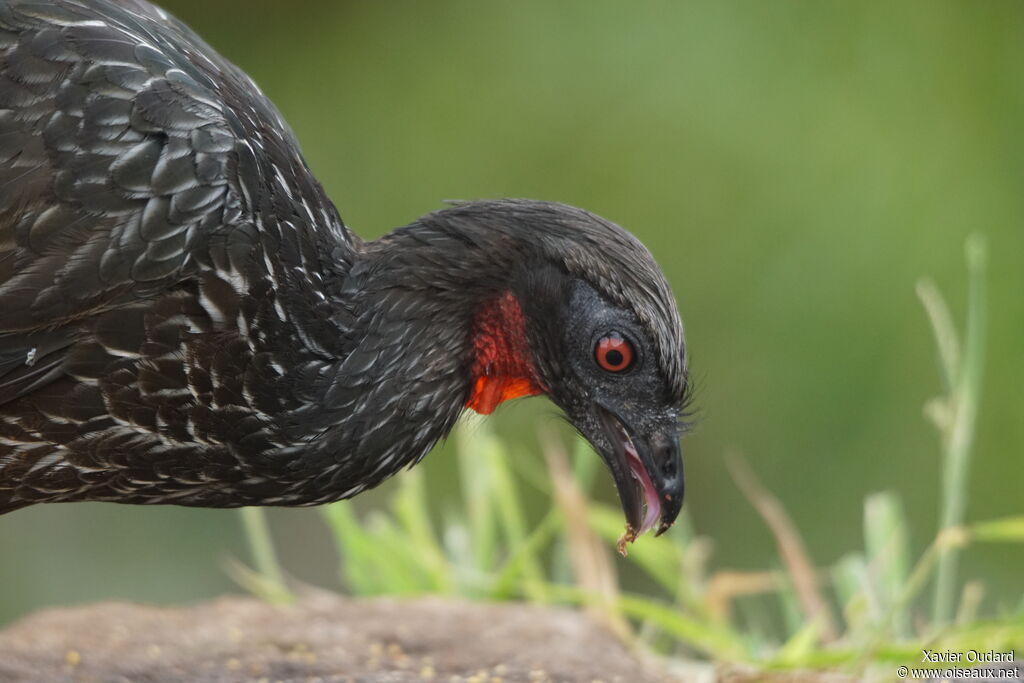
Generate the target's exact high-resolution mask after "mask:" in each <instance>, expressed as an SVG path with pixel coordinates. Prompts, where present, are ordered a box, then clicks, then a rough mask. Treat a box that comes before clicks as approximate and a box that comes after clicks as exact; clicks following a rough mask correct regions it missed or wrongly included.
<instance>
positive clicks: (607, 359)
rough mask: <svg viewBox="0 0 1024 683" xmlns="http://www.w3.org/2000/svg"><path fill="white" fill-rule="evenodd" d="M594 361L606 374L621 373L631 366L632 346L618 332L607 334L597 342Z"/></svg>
mask: <svg viewBox="0 0 1024 683" xmlns="http://www.w3.org/2000/svg"><path fill="white" fill-rule="evenodd" d="M594 360H596V361H597V364H598V365H599V366H600V367H601V368H602V369H604V370H607V371H608V372H622V371H623V370H625V369H627V368H628V367H629V366H630V365H632V364H633V346H632V345H631V344H630V343H629V342H628V341H626V340H625V339H623V338H622V335H620V334H619V333H618V332H612V333H609V334H608V335H606V336H604V337H601V339H600V340H598V342H597V347H596V348H595V349H594Z"/></svg>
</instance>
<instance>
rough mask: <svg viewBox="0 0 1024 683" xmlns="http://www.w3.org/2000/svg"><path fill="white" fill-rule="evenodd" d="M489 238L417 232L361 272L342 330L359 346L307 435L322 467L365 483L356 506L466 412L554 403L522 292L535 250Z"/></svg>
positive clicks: (368, 248)
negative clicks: (522, 402) (520, 277)
mask: <svg viewBox="0 0 1024 683" xmlns="http://www.w3.org/2000/svg"><path fill="white" fill-rule="evenodd" d="M487 232H488V231H487V230H481V231H475V232H474V233H473V234H472V235H469V234H467V233H466V232H464V231H459V230H453V229H452V226H450V225H448V224H446V223H444V222H443V221H441V222H439V221H437V220H432V221H429V222H417V223H414V224H412V225H410V226H407V227H405V228H400V229H398V230H396V231H394V232H392V233H391V234H389V235H387V236H385V237H383V238H381V239H379V240H377V241H375V242H368V243H364V244H363V245H362V248H361V249H360V252H359V254H358V255H357V257H356V258H355V260H354V261H353V263H352V266H351V268H350V269H349V271H348V273H347V275H346V276H345V281H344V283H343V285H342V286H341V287H340V295H339V298H338V301H337V304H336V310H337V318H338V320H336V321H335V326H337V327H339V328H345V327H348V328H349V329H350V330H351V335H350V338H351V340H352V341H351V344H350V347H349V349H348V351H347V353H346V354H345V355H344V357H341V358H338V359H337V360H336V361H335V362H334V363H333V364H332V366H331V368H330V371H329V373H326V375H327V376H328V380H327V381H326V382H324V383H323V385H322V386H321V388H320V391H318V392H316V399H315V401H314V403H315V404H316V406H317V410H316V416H315V418H314V420H313V422H312V423H307V424H305V425H304V431H306V433H310V432H313V433H316V434H318V436H317V438H316V441H315V443H313V444H310V446H312V447H313V450H314V451H315V452H316V453H318V454H319V455H320V456H321V457H320V458H314V459H313V461H317V460H319V461H320V464H319V465H318V467H321V468H323V469H324V470H326V471H328V472H330V471H332V469H331V468H332V467H333V468H334V470H335V471H336V472H337V475H336V476H339V477H343V478H344V480H346V481H351V482H358V484H356V488H353V489H351V490H350V491H347V492H346V495H355V494H356V493H358V492H359V491H361V490H363V489H364V488H369V487H372V486H375V485H377V484H378V483H380V482H381V481H383V480H384V479H385V478H386V477H388V476H389V475H391V474H393V473H395V472H397V471H398V470H399V469H400V468H401V467H403V466H405V465H408V464H412V463H415V462H417V461H419V460H420V459H421V458H422V457H423V456H424V455H425V454H426V453H427V452H428V451H429V450H430V448H431V447H433V445H434V444H435V443H436V442H437V441H438V440H439V439H441V438H443V437H444V436H446V435H447V434H448V432H449V431H450V430H451V428H452V427H453V426H454V424H455V421H456V420H457V419H458V416H459V414H460V413H461V412H462V411H463V409H464V408H466V407H468V408H471V409H473V410H475V411H476V412H479V413H484V414H486V413H490V412H492V411H493V410H494V409H495V408H496V407H497V406H498V405H499V404H500V403H501V402H503V401H505V400H509V399H512V398H516V397H520V396H527V395H531V394H537V393H541V392H543V391H544V388H543V384H542V382H541V380H540V375H539V373H538V371H537V368H536V367H535V365H534V361H533V354H532V353H531V349H530V346H529V343H528V341H527V340H528V339H529V336H528V330H527V320H526V316H525V315H524V313H523V307H522V304H521V301H520V298H519V295H518V294H517V291H516V290H517V286H516V285H517V283H516V278H517V274H518V273H520V272H521V271H522V269H523V267H524V265H525V262H524V258H526V255H527V254H528V253H529V250H528V249H525V248H523V247H524V245H515V244H513V243H510V242H509V241H508V239H507V236H505V237H503V236H502V235H500V234H498V233H494V234H486V233H487ZM323 460H327V461H328V462H323Z"/></svg>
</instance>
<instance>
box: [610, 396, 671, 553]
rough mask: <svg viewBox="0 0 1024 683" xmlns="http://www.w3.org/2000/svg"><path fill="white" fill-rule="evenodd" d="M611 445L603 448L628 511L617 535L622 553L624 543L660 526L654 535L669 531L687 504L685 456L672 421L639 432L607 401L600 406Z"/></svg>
mask: <svg viewBox="0 0 1024 683" xmlns="http://www.w3.org/2000/svg"><path fill="white" fill-rule="evenodd" d="M598 414H599V415H600V418H601V423H602V426H603V427H604V432H605V437H606V441H607V442H608V443H610V444H611V448H610V449H603V448H602V449H599V452H600V454H601V457H602V458H603V459H604V461H605V462H606V463H608V467H609V469H611V471H612V477H614V479H615V487H616V489H618V493H619V501H620V502H621V503H622V510H623V512H624V513H625V515H626V532H625V533H624V534H623V535H622V537H621V538H620V539H619V544H618V548H619V552H620V553H621V554H623V555H625V554H626V544H627V543H632V542H633V541H635V540H636V539H637V537H639V536H641V535H642V534H644V533H646V532H647V531H649V530H650V529H653V528H654V527H655V525H657V526H658V529H657V531H656V532H655V536H660V535H661V534H663V533H665V531H667V530H668V528H669V527H670V526H672V524H673V522H675V521H676V517H678V516H679V510H680V509H681V508H682V506H683V458H682V455H681V453H680V451H679V435H678V432H677V431H676V429H675V425H674V424H672V425H670V426H669V428H667V429H663V430H659V429H656V430H650V433H646V434H640V433H638V432H637V430H636V429H633V428H632V427H631V426H630V425H629V424H628V423H627V422H626V421H625V420H623V419H622V418H621V417H619V416H618V415H617V414H615V413H614V412H612V411H611V410H609V409H607V408H605V407H604V406H598Z"/></svg>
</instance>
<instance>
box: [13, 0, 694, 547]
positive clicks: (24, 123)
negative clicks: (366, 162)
mask: <svg viewBox="0 0 1024 683" xmlns="http://www.w3.org/2000/svg"><path fill="white" fill-rule="evenodd" d="M598 323H600V324H598ZM596 324H598V325H597V327H594V325H596ZM602 325H603V326H602ZM591 328H593V329H594V330H598V332H593V330H592V329H591ZM580 335H582V336H580ZM594 335H597V336H594ZM616 335H618V336H616ZM577 337H578V338H577ZM584 337H585V338H584ZM626 338H628V339H627V341H623V339H626ZM608 340H611V341H608ZM616 340H618V341H616ZM595 344H597V345H596V346H595ZM602 344H604V346H602ZM609 345H610V346H609ZM613 346H614V347H615V348H612V347H613ZM605 347H607V349H606V348H605ZM595 349H596V350H595ZM608 349H611V350H610V351H609V350H608ZM624 351H628V353H627V354H626V355H628V356H629V361H630V362H629V364H628V365H623V366H622V367H615V366H614V364H612V365H609V364H608V363H607V362H604V361H607V360H608V359H612V361H615V362H619V361H622V359H623V358H625V356H623V352H624ZM634 352H635V354H636V357H635V359H634V356H633V354H634ZM595 353H596V354H605V355H604V356H600V358H598V356H595V355H594V354H595ZM576 356H581V357H584V358H582V360H581V359H580V358H576ZM595 358H598V360H601V361H602V365H601V367H596V366H595V367H590V366H594V365H595ZM588 363H589V365H588V366H587V367H584V365H586V364H588ZM581 364H583V365H581ZM602 367H603V368H604V370H602V369H601V368H602ZM609 368H610V369H609ZM538 393H544V394H547V395H548V396H550V397H551V398H552V400H554V401H555V402H556V403H557V404H558V405H559V406H560V407H562V408H563V409H564V410H565V411H566V413H567V415H568V416H569V418H570V420H571V421H572V422H573V423H574V424H575V425H576V426H577V428H578V429H580V430H581V431H582V432H583V433H584V434H585V436H587V438H588V439H590V440H591V441H592V442H593V443H594V444H595V446H596V447H597V448H598V450H599V451H601V452H602V455H603V456H604V457H605V459H606V460H609V458H612V460H616V462H612V460H609V465H610V466H611V468H612V471H613V474H614V475H615V476H616V481H617V483H618V484H619V493H620V496H622V497H623V504H624V506H626V507H627V517H629V518H630V525H631V528H633V530H634V531H639V530H641V527H642V526H643V525H646V526H648V527H649V526H651V524H653V522H652V521H651V520H650V519H644V520H642V521H641V520H640V515H641V511H642V507H641V505H640V503H638V502H636V501H637V500H638V499H637V498H636V496H637V495H641V494H645V495H646V498H643V499H644V500H646V502H647V509H648V518H649V517H650V514H651V510H652V507H655V506H656V507H657V508H658V510H660V511H661V512H662V514H661V519H662V522H663V528H665V525H667V524H669V523H671V521H672V520H673V519H674V518H675V514H676V513H677V512H678V505H679V504H681V497H682V471H681V464H680V465H677V464H675V463H676V461H678V445H677V442H678V434H677V431H676V430H677V421H678V417H679V413H680V410H681V406H682V404H683V403H684V402H685V399H686V395H687V381H686V367H685V359H684V353H683V340H682V327H681V324H680V322H679V317H678V313H677V312H676V308H675V302H674V299H673V297H672V294H671V292H670V290H669V288H668V285H667V284H666V283H665V280H664V277H663V276H662V275H661V272H660V270H659V269H658V268H657V266H656V265H655V263H654V261H653V259H652V258H651V256H650V254H649V253H648V252H647V250H646V249H645V248H644V247H643V246H642V245H641V244H640V243H639V242H638V241H637V240H636V239H635V238H633V237H632V236H631V235H629V234H628V233H627V232H625V231H624V230H622V229H621V228H619V227H618V226H616V225H614V224H612V223H610V222H609V221H606V220H604V219H602V218H600V217H598V216H595V215H593V214H590V213H588V212H586V211H583V210H581V209H576V208H573V207H568V206H565V205H561V204H555V203H549V202H539V201H532V200H491V201H479V202H466V203H460V204H456V205H454V206H451V207H449V208H447V209H444V210H442V211H438V212H435V213H432V214H428V215H426V216H424V217H422V218H420V219H418V220H416V221H414V222H413V223H412V224H410V225H408V226H406V227H404V228H399V229H397V230H395V231H393V232H391V233H390V234H388V235H386V236H384V237H382V238H380V239H378V240H375V241H363V240H361V239H359V237H358V236H356V235H355V234H353V233H352V232H351V231H349V230H348V229H347V228H346V226H345V224H344V223H343V222H342V220H341V218H340V216H339V215H338V212H337V211H336V210H335V208H334V206H333V205H332V204H331V202H330V200H329V199H328V198H327V196H326V195H325V193H324V191H323V189H322V187H321V186H320V184H319V183H318V182H317V181H316V180H315V178H314V177H313V176H312V174H311V173H310V171H309V168H308V167H307V165H306V163H305V161H304V160H303V158H302V156H301V153H300V152H299V147H298V143H297V142H296V140H295V138H294V136H293V135H292V133H291V131H290V130H289V128H288V127H287V125H286V124H285V123H284V121H283V119H282V118H281V116H280V115H279V114H278V112H277V110H276V109H275V108H274V107H273V105H272V104H271V103H270V102H269V101H267V99H266V98H265V97H264V96H263V95H262V93H260V91H259V89H258V88H257V87H256V85H255V84H254V83H253V82H252V81H251V80H250V79H249V78H248V77H247V76H246V75H245V74H243V73H242V72H241V71H240V70H239V69H238V68H237V67H235V66H233V65H232V64H230V63H229V62H227V61H226V60H224V59H223V58H222V57H220V56H219V55H217V53H216V52H215V51H213V49H212V48H210V47H209V46H208V45H206V44H205V43H204V42H203V41H202V40H201V39H199V38H198V37H197V36H196V35H195V34H194V33H192V32H191V31H190V30H189V29H188V28H187V27H185V26H184V25H182V24H181V23H180V22H178V21H177V20H175V19H173V18H172V17H170V16H169V15H168V14H166V13H165V12H163V11H162V10H160V9H158V8H156V7H154V6H152V5H150V4H148V3H147V2H144V1H143V0H119V1H115V0H54V1H51V2H41V1H38V0H0V513H2V512H7V511H10V510H14V509H17V508H19V507H23V506H26V505H30V504H32V503H38V502H68V501H79V500H101V501H113V502H121V503H173V504H181V505H197V506H211V507H233V506H240V505H312V504H318V503H324V502H328V501H333V500H338V499H341V498H346V497H350V496H353V495H355V494H357V493H359V492H360V491H362V490H364V489H366V488H370V487H372V486H375V485H377V484H378V483H380V482H381V481H383V480H384V479H385V478H387V477H388V476H390V475H391V474H394V473H395V472H397V471H398V470H399V469H401V468H402V467H404V466H407V465H410V464H413V463H416V462H418V461H419V460H420V459H421V458H422V457H423V456H424V455H425V454H426V453H427V452H428V451H429V450H430V448H431V447H432V446H433V445H434V444H435V443H436V442H437V441H438V440H439V439H440V438H442V437H443V436H444V435H446V434H447V433H448V432H449V431H450V429H451V428H452V426H453V425H454V423H455V421H456V419H457V418H458V416H459V414H460V413H461V412H462V410H463V409H464V408H466V407H469V408H471V409H474V410H476V411H477V412H480V413H490V412H492V411H493V410H494V409H495V407H496V406H497V405H498V404H500V403H501V402H502V401H504V400H508V399H510V398H516V397H519V396H527V395H531V394H538ZM620 432H621V433H620ZM652 434H653V435H654V436H651V435H652ZM648 437H650V438H648ZM616 439H617V441H616ZM613 442H614V443H613ZM640 442H642V444H641V443H640ZM672 444H676V445H675V446H673V445H672ZM659 449H660V450H659ZM673 449H674V450H673ZM648 451H649V452H648ZM634 461H635V462H634ZM631 463H632V464H631ZM665 463H670V464H665ZM662 470H664V471H662ZM677 470H678V471H677ZM644 477H646V481H645V480H644ZM652 481H653V483H652ZM662 484H664V486H662ZM659 487H660V488H659ZM656 489H658V490H656ZM660 489H664V491H662V490H660ZM652 491H653V492H654V502H652V500H651V492H652ZM661 495H666V496H667V498H666V499H665V501H666V503H665V505H664V506H662V504H661V503H659V502H658V501H659V499H660V496H661ZM673 496H675V498H673ZM641 497H643V496H642V495H641ZM627 498H628V499H629V501H627ZM627 503H628V504H627ZM629 506H632V509H629Z"/></svg>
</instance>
